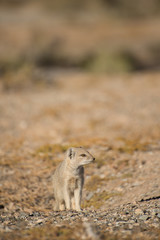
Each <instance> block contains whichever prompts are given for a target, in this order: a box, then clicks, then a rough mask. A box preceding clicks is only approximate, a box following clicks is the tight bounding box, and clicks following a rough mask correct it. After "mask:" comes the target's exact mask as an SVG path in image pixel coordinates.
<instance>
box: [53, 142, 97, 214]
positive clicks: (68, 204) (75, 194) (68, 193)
mask: <svg viewBox="0 0 160 240" xmlns="http://www.w3.org/2000/svg"><path fill="white" fill-rule="evenodd" d="M94 160H95V158H94V157H93V156H92V155H91V154H90V153H89V152H88V151H87V150H85V149H84V148H82V147H79V148H69V149H68V151H67V153H66V157H65V159H64V161H63V162H61V163H60V164H59V166H58V167H57V168H56V170H55V172H54V175H53V189H54V197H55V206H54V210H55V211H58V210H65V209H68V210H69V209H74V210H77V211H80V210H81V208H80V204H81V198H82V188H83V184H84V168H83V166H84V165H86V164H89V163H91V162H93V161H94Z"/></svg>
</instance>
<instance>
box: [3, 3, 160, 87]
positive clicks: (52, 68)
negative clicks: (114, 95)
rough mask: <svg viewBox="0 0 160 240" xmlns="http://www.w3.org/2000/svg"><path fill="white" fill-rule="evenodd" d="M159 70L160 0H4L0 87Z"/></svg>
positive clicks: (45, 83)
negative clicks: (58, 78) (61, 76)
mask: <svg viewBox="0 0 160 240" xmlns="http://www.w3.org/2000/svg"><path fill="white" fill-rule="evenodd" d="M159 70H160V0H134V1H128V0H85V1H84V0H81V1H75V0H67V1H65V0H55V1H51V0H46V1H42V0H0V90H1V91H8V90H19V89H28V88H30V87H33V86H36V87H37V86H39V87H43V86H50V85H52V84H53V82H54V79H55V75H56V74H61V73H63V74H64V72H65V73H66V72H67V74H68V73H69V74H70V73H72V72H74V73H75V72H76V71H77V72H87V73H88V72H89V73H90V72H91V73H96V74H97V73H98V74H100V73H103V74H104V73H106V74H121V73H133V72H137V71H138V72H142V71H159Z"/></svg>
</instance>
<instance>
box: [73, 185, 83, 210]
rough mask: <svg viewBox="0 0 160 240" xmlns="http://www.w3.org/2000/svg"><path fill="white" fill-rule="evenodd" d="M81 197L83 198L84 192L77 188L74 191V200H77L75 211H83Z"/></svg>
mask: <svg viewBox="0 0 160 240" xmlns="http://www.w3.org/2000/svg"><path fill="white" fill-rule="evenodd" d="M81 197H82V191H81V189H80V188H76V189H75V190H74V198H75V210H76V211H81Z"/></svg>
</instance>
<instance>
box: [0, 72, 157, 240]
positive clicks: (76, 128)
mask: <svg viewBox="0 0 160 240" xmlns="http://www.w3.org/2000/svg"><path fill="white" fill-rule="evenodd" d="M51 76H52V78H53V82H54V83H53V85H51V87H50V88H46V89H40V90H34V91H33V90H28V91H21V92H13V91H11V92H7V93H6V92H1V95H0V132H1V134H0V214H1V216H0V239H16V240H17V239H121V238H123V239H160V155H159V153H160V81H159V78H160V74H159V73H145V74H134V75H130V74H126V75H121V76H110V77H109V76H106V75H93V74H83V73H80V72H79V73H74V72H64V73H58V72H57V74H53V75H51ZM69 146H84V147H86V148H87V149H88V150H89V151H90V152H91V153H92V154H93V155H94V156H95V157H96V163H95V164H91V165H90V166H87V167H86V168H85V186H84V191H83V204H82V208H83V211H82V212H81V213H78V212H74V211H63V212H54V211H53V205H54V198H53V194H52V183H51V176H52V174H53V171H54V169H55V167H56V166H57V164H58V163H59V162H60V161H61V160H63V158H64V154H65V151H66V149H67V148H68V147H69Z"/></svg>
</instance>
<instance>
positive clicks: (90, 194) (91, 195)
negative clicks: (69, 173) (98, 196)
mask: <svg viewBox="0 0 160 240" xmlns="http://www.w3.org/2000/svg"><path fill="white" fill-rule="evenodd" d="M92 197H93V193H92V192H90V193H89V194H88V195H87V197H86V200H87V201H89V200H90V199H91V198H92Z"/></svg>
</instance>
